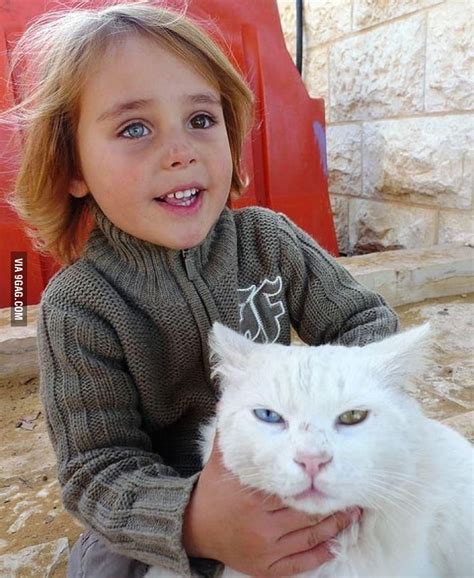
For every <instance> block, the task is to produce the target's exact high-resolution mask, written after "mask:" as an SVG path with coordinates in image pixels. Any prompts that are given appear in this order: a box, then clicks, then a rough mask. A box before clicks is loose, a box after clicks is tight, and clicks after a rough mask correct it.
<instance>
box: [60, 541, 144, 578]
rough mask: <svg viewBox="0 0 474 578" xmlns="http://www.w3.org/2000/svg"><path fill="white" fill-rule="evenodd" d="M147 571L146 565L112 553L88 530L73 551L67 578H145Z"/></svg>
mask: <svg viewBox="0 0 474 578" xmlns="http://www.w3.org/2000/svg"><path fill="white" fill-rule="evenodd" d="M147 570H148V566H147V565H146V564H143V563H142V562H138V560H132V558H127V557H126V556H122V555H121V554H117V553H115V552H112V551H111V550H109V549H108V548H107V546H106V545H105V544H104V542H102V540H101V539H100V538H99V537H98V536H97V534H94V532H91V531H90V530H87V531H85V532H83V533H82V534H81V536H80V537H79V540H78V541H77V542H76V543H75V544H74V546H73V548H72V550H71V556H70V557H69V564H68V570H67V578H143V576H144V575H145V573H146V572H147Z"/></svg>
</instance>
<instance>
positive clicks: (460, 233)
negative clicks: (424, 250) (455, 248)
mask: <svg viewBox="0 0 474 578" xmlns="http://www.w3.org/2000/svg"><path fill="white" fill-rule="evenodd" d="M438 242H439V243H469V244H471V245H473V246H474V214H473V213H472V211H465V212H463V213H459V212H457V211H456V212H455V211H441V212H440V215H439V239H438Z"/></svg>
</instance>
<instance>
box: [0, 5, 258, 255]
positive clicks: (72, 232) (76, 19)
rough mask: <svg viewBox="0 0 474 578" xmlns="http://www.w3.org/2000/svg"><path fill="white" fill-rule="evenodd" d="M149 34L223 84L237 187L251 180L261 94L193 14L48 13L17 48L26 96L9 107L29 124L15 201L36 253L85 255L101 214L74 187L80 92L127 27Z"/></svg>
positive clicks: (139, 10) (15, 59)
mask: <svg viewBox="0 0 474 578" xmlns="http://www.w3.org/2000/svg"><path fill="white" fill-rule="evenodd" d="M130 33H134V34H142V35H146V36H148V37H151V38H153V39H155V40H156V41H157V42H159V43H160V44H161V45H162V46H163V47H165V48H167V49H168V50H170V51H171V52H172V53H174V54H175V55H176V56H178V57H180V58H182V59H184V60H185V61H186V62H187V64H189V65H191V66H193V67H194V68H195V70H196V71H197V72H199V73H200V74H201V75H202V76H203V77H204V78H205V79H206V80H207V81H208V82H209V83H210V84H211V85H212V86H214V87H215V88H216V89H217V90H219V92H220V95H221V99H222V106H223V113H224V118H225V123H226V128H227V133H228V137H229V143H230V150H231V155H232V163H233V172H232V182H231V191H232V193H235V194H236V195H239V194H241V193H242V191H243V189H244V188H245V186H246V185H247V180H246V178H245V177H244V175H243V174H242V169H241V166H240V160H241V153H242V146H243V142H244V139H245V137H246V135H247V134H248V132H249V130H250V127H251V123H252V120H253V105H254V98H253V94H252V92H251V90H250V88H249V87H248V85H247V83H246V82H245V80H244V79H243V78H242V76H241V75H240V73H239V72H238V69H237V67H236V66H235V65H233V64H232V63H231V61H230V60H229V59H228V57H227V56H226V55H225V54H224V52H223V50H222V49H221V48H220V47H219V46H218V44H217V43H216V42H214V41H213V40H212V39H211V38H210V37H209V36H208V35H207V33H206V32H205V31H204V30H203V29H201V28H200V27H199V26H198V25H197V24H195V23H194V22H192V21H191V20H190V19H189V18H187V17H186V16H185V15H184V11H182V12H179V13H178V12H175V11H171V10H168V9H166V8H163V7H157V6H156V5H151V4H150V3H148V2H147V1H141V2H135V3H130V4H115V5H109V6H107V7H105V8H101V9H81V8H80V9H73V10H67V11H65V10H61V11H56V12H50V13H46V14H44V15H43V16H41V17H40V18H39V19H37V20H36V21H34V22H33V24H32V25H31V26H30V27H29V28H28V29H27V30H26V32H25V33H24V35H23V36H22V37H21V38H20V40H19V41H18V43H17V44H16V46H15V48H14V49H13V51H12V59H11V60H12V64H11V72H10V79H9V80H10V82H11V79H13V78H14V81H15V92H16V94H17V97H18V101H17V104H16V105H14V106H12V107H11V108H10V109H8V110H7V111H6V112H5V113H3V114H1V115H0V120H1V121H2V122H3V123H7V124H9V125H10V124H11V125H14V126H16V127H18V128H19V129H20V140H21V149H22V150H21V153H20V162H19V168H18V172H17V175H16V180H15V184H14V189H13V191H11V193H10V194H9V195H8V196H7V203H8V204H9V205H10V206H11V207H12V208H13V209H14V211H15V212H16V213H17V214H18V215H19V217H20V219H21V220H22V221H23V222H24V223H25V228H26V232H27V234H28V236H29V237H30V239H31V240H32V242H33V246H34V247H35V249H36V250H37V251H39V252H40V253H43V254H49V255H51V256H53V258H55V259H56V260H58V261H59V262H60V263H62V264H70V263H72V262H74V261H75V260H76V259H78V258H79V257H80V256H81V253H82V250H83V248H84V243H85V241H86V240H87V237H88V233H89V231H90V227H91V226H92V225H93V220H92V217H91V214H90V210H89V202H88V197H89V195H88V196H86V197H83V198H76V197H73V196H72V195H71V194H69V191H70V186H71V182H72V180H73V179H74V178H78V177H80V163H79V155H78V150H77V140H76V134H77V126H78V121H79V114H80V110H79V102H80V96H81V90H82V87H83V85H84V83H85V80H86V78H87V74H88V71H89V70H90V67H91V65H92V64H94V63H95V62H97V60H98V59H99V58H100V57H101V55H102V54H103V53H104V51H105V49H106V48H107V46H108V45H109V44H110V43H111V42H113V41H115V40H117V38H120V36H121V35H124V34H130Z"/></svg>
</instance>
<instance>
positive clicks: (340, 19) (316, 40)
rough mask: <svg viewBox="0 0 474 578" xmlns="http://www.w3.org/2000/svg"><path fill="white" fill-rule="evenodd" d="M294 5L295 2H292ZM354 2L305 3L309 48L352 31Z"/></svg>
mask: <svg viewBox="0 0 474 578" xmlns="http://www.w3.org/2000/svg"><path fill="white" fill-rule="evenodd" d="M292 4H293V5H294V4H295V2H294V1H293V0H292ZM351 13H352V0H337V2H328V1H327V0H309V1H306V2H305V3H304V16H303V17H304V24H305V38H306V45H307V46H308V47H311V46H315V45H319V44H323V43H325V42H331V41H333V40H336V39H337V38H340V37H341V36H342V35H344V34H347V33H348V32H350V31H351V18H352V16H351Z"/></svg>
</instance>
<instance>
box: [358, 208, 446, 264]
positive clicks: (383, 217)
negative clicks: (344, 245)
mask: <svg viewBox="0 0 474 578" xmlns="http://www.w3.org/2000/svg"><path fill="white" fill-rule="evenodd" d="M349 218H350V226H349V239H350V248H351V251H353V252H355V253H371V252H374V251H386V250H392V249H413V248H422V247H429V246H430V245H433V244H434V243H435V232H436V211H433V210H431V209H424V208H420V207H406V206H403V205H395V204H392V205H389V204H388V203H378V202H374V201H365V200H360V199H352V202H351V211H350V217H349Z"/></svg>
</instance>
